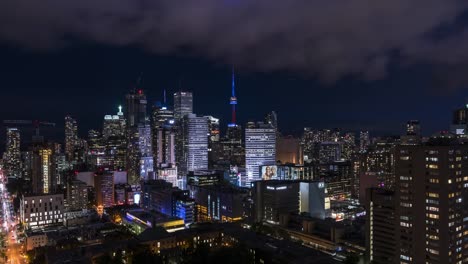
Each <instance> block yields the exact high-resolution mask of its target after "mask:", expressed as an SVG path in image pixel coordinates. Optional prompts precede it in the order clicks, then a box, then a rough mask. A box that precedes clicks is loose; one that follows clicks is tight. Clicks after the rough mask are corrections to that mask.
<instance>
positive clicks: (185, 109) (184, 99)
mask: <svg viewBox="0 0 468 264" xmlns="http://www.w3.org/2000/svg"><path fill="white" fill-rule="evenodd" d="M192 113H193V95H192V93H191V92H182V91H180V92H176V93H174V118H175V120H181V119H182V118H183V117H184V116H185V115H188V114H192Z"/></svg>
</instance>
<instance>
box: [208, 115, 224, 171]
mask: <svg viewBox="0 0 468 264" xmlns="http://www.w3.org/2000/svg"><path fill="white" fill-rule="evenodd" d="M205 118H206V119H207V120H208V165H209V167H210V168H214V167H216V166H215V164H216V162H217V160H218V157H219V152H220V149H221V143H220V140H221V137H220V130H219V118H215V117H213V116H205Z"/></svg>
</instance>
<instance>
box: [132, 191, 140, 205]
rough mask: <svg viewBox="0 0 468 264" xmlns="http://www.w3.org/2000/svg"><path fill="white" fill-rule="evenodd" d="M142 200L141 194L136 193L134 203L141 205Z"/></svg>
mask: <svg viewBox="0 0 468 264" xmlns="http://www.w3.org/2000/svg"><path fill="white" fill-rule="evenodd" d="M140 198H141V196H140V194H139V193H135V194H134V195H133V202H134V203H135V204H140Z"/></svg>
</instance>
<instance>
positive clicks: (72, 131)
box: [65, 116, 79, 162]
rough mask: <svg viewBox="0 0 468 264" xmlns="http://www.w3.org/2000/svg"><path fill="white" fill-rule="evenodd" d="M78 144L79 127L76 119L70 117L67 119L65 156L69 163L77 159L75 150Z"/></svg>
mask: <svg viewBox="0 0 468 264" xmlns="http://www.w3.org/2000/svg"><path fill="white" fill-rule="evenodd" d="M77 145H79V142H78V125H77V122H76V120H75V119H73V118H72V117H70V116H66V117H65V155H66V156H67V159H68V161H70V162H71V161H73V160H74V159H75V157H74V153H75V148H76V147H77Z"/></svg>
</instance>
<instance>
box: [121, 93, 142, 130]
mask: <svg viewBox="0 0 468 264" xmlns="http://www.w3.org/2000/svg"><path fill="white" fill-rule="evenodd" d="M125 100H126V108H125V113H126V115H125V117H126V122H127V123H126V126H127V129H130V128H138V125H140V124H145V123H146V122H147V118H146V104H147V101H146V95H145V94H144V93H143V90H141V89H139V90H132V91H131V92H130V93H129V94H127V95H126V96H125Z"/></svg>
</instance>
